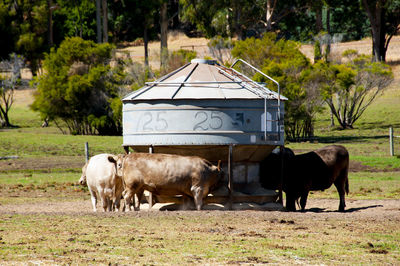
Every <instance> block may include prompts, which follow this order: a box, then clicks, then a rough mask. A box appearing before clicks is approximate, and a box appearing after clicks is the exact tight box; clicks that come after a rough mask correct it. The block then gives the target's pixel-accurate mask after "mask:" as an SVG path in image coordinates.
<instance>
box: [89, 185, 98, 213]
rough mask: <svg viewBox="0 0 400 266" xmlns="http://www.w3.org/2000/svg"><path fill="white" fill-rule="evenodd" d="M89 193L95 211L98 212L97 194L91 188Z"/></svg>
mask: <svg viewBox="0 0 400 266" xmlns="http://www.w3.org/2000/svg"><path fill="white" fill-rule="evenodd" d="M89 192H90V199H91V201H92V206H93V211H94V212H96V211H97V209H96V205H97V195H96V192H94V191H92V190H91V189H90V188H89Z"/></svg>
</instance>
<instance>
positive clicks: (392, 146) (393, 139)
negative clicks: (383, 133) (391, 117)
mask: <svg viewBox="0 0 400 266" xmlns="http://www.w3.org/2000/svg"><path fill="white" fill-rule="evenodd" d="M397 147H400V136H396V135H394V131H393V127H390V128H389V150H390V156H396V155H400V154H399V152H396V151H397V150H398V149H397Z"/></svg>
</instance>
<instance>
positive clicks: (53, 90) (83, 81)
mask: <svg viewBox="0 0 400 266" xmlns="http://www.w3.org/2000/svg"><path fill="white" fill-rule="evenodd" d="M112 49H113V47H112V45H110V44H107V43H106V44H95V43H94V42H93V41H85V40H83V39H81V38H79V37H71V38H67V39H66V40H65V41H63V42H62V43H61V45H60V47H59V48H58V49H54V48H53V49H52V50H51V52H50V53H49V54H47V55H46V58H45V60H44V63H43V68H44V74H43V75H41V76H40V77H38V78H36V80H35V83H36V84H37V93H36V94H35V100H34V103H33V104H32V108H33V110H35V111H39V112H40V114H41V116H42V117H43V119H45V118H47V119H49V120H51V121H54V122H56V123H57V121H59V120H61V121H63V122H64V123H65V124H66V126H67V127H68V129H69V130H70V132H71V133H73V134H93V133H98V134H101V135H110V134H120V133H121V130H122V128H121V121H120V119H121V117H118V116H116V114H118V113H120V110H119V109H120V108H121V104H117V102H116V101H114V100H115V99H116V100H117V101H118V102H120V100H119V97H118V96H119V95H118V82H119V79H120V78H121V76H120V75H119V74H120V73H119V72H118V71H115V69H112V68H111V67H110V66H109V60H110V58H111V51H112Z"/></svg>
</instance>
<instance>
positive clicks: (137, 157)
mask: <svg viewBox="0 0 400 266" xmlns="http://www.w3.org/2000/svg"><path fill="white" fill-rule="evenodd" d="M117 169H118V174H121V175H122V176H123V179H124V183H125V190H124V192H123V195H124V199H125V204H126V206H131V200H132V198H133V195H135V194H136V195H137V197H138V199H140V198H141V196H142V194H143V191H144V190H148V191H150V192H152V193H153V194H155V195H165V196H175V195H183V196H189V197H193V198H194V202H195V205H196V208H197V210H200V209H201V207H202V205H203V204H202V202H203V198H204V197H206V196H207V194H208V192H209V190H210V188H211V187H212V186H214V185H215V184H216V183H217V182H218V181H219V179H220V178H221V176H222V171H221V168H220V162H219V163H218V166H214V165H212V164H211V163H210V162H208V161H207V160H205V159H202V158H200V157H197V156H179V155H172V154H160V153H154V154H149V153H131V154H128V155H125V156H121V155H120V156H119V158H118V161H117ZM139 204H140V202H138V204H137V206H136V207H137V209H139Z"/></svg>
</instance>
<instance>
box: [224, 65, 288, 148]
mask: <svg viewBox="0 0 400 266" xmlns="http://www.w3.org/2000/svg"><path fill="white" fill-rule="evenodd" d="M239 62H241V63H244V64H245V65H247V66H248V67H250V68H251V69H253V70H254V71H256V72H257V73H260V74H261V75H263V76H264V77H266V78H267V79H269V80H271V81H272V82H274V83H275V84H276V85H277V87H278V92H277V100H278V104H277V105H270V106H267V99H268V98H269V97H271V95H275V93H273V92H271V91H269V90H268V91H266V88H265V87H264V86H261V85H260V84H258V83H257V82H255V81H253V80H252V79H251V78H249V77H247V76H246V75H244V74H242V73H240V72H238V71H236V70H235V69H233V67H234V65H236V64H237V63H239ZM218 68H219V70H220V71H221V72H222V73H224V74H225V75H227V76H228V77H230V78H231V79H232V80H234V81H236V82H237V83H238V84H240V85H241V86H243V87H245V88H246V89H248V90H249V91H251V92H253V93H255V94H257V95H258V96H260V97H261V98H264V116H265V123H264V140H265V141H267V122H268V120H267V114H268V109H271V108H277V109H278V111H277V119H276V120H273V119H272V117H271V120H269V121H271V122H276V123H277V133H276V134H274V133H270V135H277V140H278V141H280V138H281V131H282V130H281V125H282V123H281V121H282V119H281V98H280V95H281V94H280V86H279V83H278V82H277V81H276V80H274V79H273V78H271V77H270V76H268V75H267V74H265V73H264V72H262V71H261V70H259V69H258V68H256V67H254V66H252V65H251V64H249V63H248V62H246V61H244V60H242V59H236V60H235V61H234V63H233V64H232V65H231V67H230V68H225V67H222V66H219V67H218ZM223 68H224V69H223ZM229 72H230V73H229ZM271 114H272V112H271Z"/></svg>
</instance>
